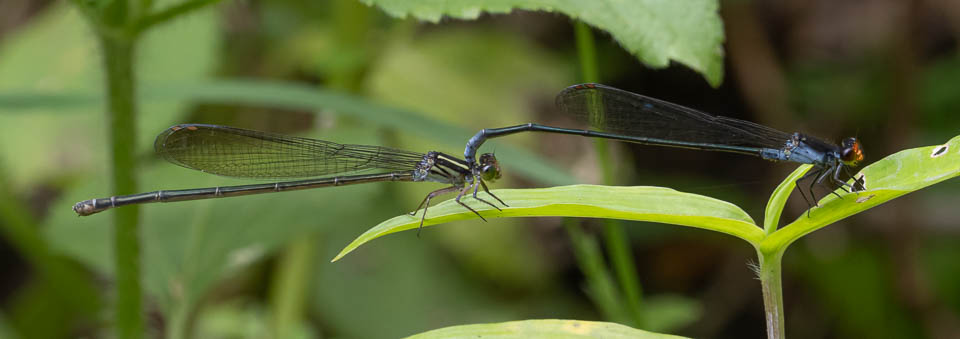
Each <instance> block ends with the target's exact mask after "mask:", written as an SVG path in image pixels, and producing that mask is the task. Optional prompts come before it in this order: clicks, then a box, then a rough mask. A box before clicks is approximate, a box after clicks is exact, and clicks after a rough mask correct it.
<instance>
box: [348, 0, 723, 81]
mask: <svg viewBox="0 0 960 339" xmlns="http://www.w3.org/2000/svg"><path fill="white" fill-rule="evenodd" d="M361 1H362V2H364V3H367V4H370V5H374V6H377V7H380V8H382V9H383V10H384V11H386V12H387V13H389V14H390V15H393V16H396V17H406V16H412V17H415V18H417V19H421V20H428V21H431V22H437V21H439V20H440V19H441V18H442V17H444V16H450V17H454V18H461V19H475V18H477V17H479V16H480V14H481V13H483V12H487V13H509V12H510V11H512V10H514V9H521V10H531V11H548V12H558V13H562V14H565V15H567V16H570V17H572V18H575V19H578V20H582V21H583V22H585V23H587V24H590V25H591V26H594V27H597V28H600V29H602V30H604V31H607V32H609V33H610V35H612V36H613V38H614V39H616V40H617V41H618V42H619V43H620V44H621V45H623V46H624V48H626V49H627V50H628V51H630V52H631V53H633V54H634V55H636V56H637V57H638V58H639V59H640V61H642V62H643V63H645V64H647V65H649V66H651V67H655V68H661V67H666V66H667V65H668V64H669V63H670V61H671V60H675V61H678V62H680V63H682V64H684V65H687V66H689V67H690V68H692V69H694V70H696V71H697V72H700V73H701V74H703V76H704V77H705V78H706V79H707V81H708V82H709V83H710V84H711V85H713V86H718V85H719V84H720V81H721V80H722V79H723V46H722V44H723V39H724V37H723V23H722V22H721V20H720V14H719V13H718V12H717V10H718V8H719V5H718V3H717V1H716V0H681V1H663V0H633V1H622V0H589V1H584V0H361Z"/></svg>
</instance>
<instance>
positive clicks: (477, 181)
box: [470, 176, 506, 211]
mask: <svg viewBox="0 0 960 339" xmlns="http://www.w3.org/2000/svg"><path fill="white" fill-rule="evenodd" d="M477 183H480V185H483V189H484V190H486V189H487V184H484V183H483V179H480V176H474V177H473V183H472V184H470V186H472V187H473V198H474V199H477V200H479V201H480V202H483V203H484V204H487V205H490V206H492V207H493V208H496V209H497V211H503V210H502V209H500V207H497V205H494V204H493V203H492V202H489V201H486V200H483V199H480V197H478V196H477V191H479V190H480V185H477ZM487 193H490V192H487ZM497 200H500V199H499V198H497ZM500 203H501V204H502V203H503V201H501V202H500ZM504 205H506V204H504Z"/></svg>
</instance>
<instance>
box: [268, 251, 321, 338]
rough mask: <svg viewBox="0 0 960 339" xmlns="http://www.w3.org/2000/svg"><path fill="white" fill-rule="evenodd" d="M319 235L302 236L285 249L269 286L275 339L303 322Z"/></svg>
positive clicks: (292, 331)
mask: <svg viewBox="0 0 960 339" xmlns="http://www.w3.org/2000/svg"><path fill="white" fill-rule="evenodd" d="M317 238H318V237H317V236H315V235H314V236H308V237H302V238H300V239H297V240H295V241H293V243H291V244H289V245H287V246H286V247H285V248H284V251H283V253H282V254H281V256H280V260H279V262H278V265H277V272H276V274H275V275H274V279H273V285H272V286H271V288H270V292H271V293H270V294H271V297H270V300H271V303H272V305H271V306H272V308H273V312H272V313H273V331H274V338H290V337H291V336H293V335H294V334H296V329H297V327H298V326H300V324H301V322H302V321H303V313H304V310H305V309H306V302H307V300H308V299H309V298H308V295H309V292H308V291H309V290H308V289H309V288H310V286H311V284H310V277H311V276H312V275H313V273H314V270H313V267H314V259H315V258H316V255H317V254H316V252H317V246H316V244H317V241H318V239H317Z"/></svg>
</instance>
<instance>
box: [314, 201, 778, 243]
mask: <svg viewBox="0 0 960 339" xmlns="http://www.w3.org/2000/svg"><path fill="white" fill-rule="evenodd" d="M492 193H493V194H495V195H496V196H498V197H500V198H501V199H503V201H504V202H506V203H507V204H508V205H509V207H503V208H502V211H498V210H496V209H494V208H493V207H491V206H489V205H486V204H483V203H481V202H479V201H476V200H474V199H473V198H471V197H467V198H464V199H463V200H462V201H463V202H464V203H466V204H468V205H470V207H472V208H473V209H475V210H477V212H479V213H480V214H481V215H483V216H484V217H485V218H503V217H545V216H552V217H582V218H614V219H624V220H638V221H653V222H661V223H666V224H675V225H683V226H691V227H697V228H703V229H708V230H713V231H717V232H721V233H726V234H729V235H733V236H735V237H738V238H741V239H744V240H746V241H748V242H750V243H754V244H755V243H758V242H759V240H760V239H761V238H762V237H763V232H762V231H761V230H760V228H758V227H757V226H756V225H755V223H754V222H753V220H752V219H751V218H750V216H749V215H747V213H746V212H744V211H743V210H742V209H740V208H739V207H737V206H735V205H733V204H730V203H728V202H725V201H721V200H717V199H714V198H710V197H705V196H702V195H696V194H690V193H683V192H678V191H675V190H672V189H669V188H662V187H648V186H637V187H620V186H599V185H571V186H559V187H551V188H538V189H505V190H495V191H493V192H492ZM481 198H482V199H485V200H490V201H493V199H492V198H491V197H490V196H488V195H485V194H484V195H482V196H481ZM421 215H422V212H420V213H418V214H417V215H415V216H411V215H409V214H406V215H400V216H397V217H394V218H392V219H390V220H387V221H384V222H382V223H380V224H379V225H377V226H374V227H373V228H371V229H370V230H368V231H367V232H365V233H363V234H362V235H360V236H359V237H358V238H357V239H356V240H354V241H353V242H352V243H350V244H349V245H347V247H346V248H344V249H343V251H341V252H340V254H338V255H337V257H336V258H334V259H333V261H336V260H339V259H340V258H342V257H343V256H344V255H346V254H347V253H350V252H351V251H353V250H354V249H356V248H357V247H358V246H360V245H362V244H364V243H366V242H368V241H370V240H373V239H376V238H379V237H381V236H384V235H387V234H390V233H396V232H400V231H404V230H409V229H414V228H417V227H418V226H419V225H420V216H421ZM427 217H428V218H427V219H426V221H425V222H424V224H423V226H424V227H426V226H430V225H436V224H440V223H445V222H450V221H455V220H464V219H473V218H476V215H474V214H473V213H472V212H470V211H469V210H467V209H465V208H463V207H462V206H460V205H458V204H457V203H456V202H455V201H453V200H447V201H445V202H442V203H440V204H437V205H436V206H431V207H430V208H429V210H428V214H427Z"/></svg>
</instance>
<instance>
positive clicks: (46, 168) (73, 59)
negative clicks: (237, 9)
mask: <svg viewBox="0 0 960 339" xmlns="http://www.w3.org/2000/svg"><path fill="white" fill-rule="evenodd" d="M177 2H178V1H173V0H165V1H158V3H157V4H156V5H158V6H165V5H167V4H169V3H177ZM215 18H216V16H215V13H213V12H212V11H201V12H197V13H196V14H192V15H189V16H186V17H183V18H179V19H178V20H176V21H173V22H170V23H169V24H166V25H163V26H161V27H157V28H156V29H153V30H151V32H150V33H149V34H147V35H146V36H145V37H144V39H143V40H142V41H141V44H140V45H139V46H138V47H139V48H138V50H137V81H138V83H139V84H145V83H151V82H156V81H163V82H180V83H190V82H195V81H197V80H198V79H201V78H204V77H206V76H207V75H208V74H209V73H210V70H211V69H212V65H213V62H214V60H215V58H216V52H217V51H218V48H219V47H218V43H217V42H216V40H217V38H218V35H217V34H216V20H215ZM0 47H2V48H3V49H2V50H0V93H29V92H46V93H65V94H68V95H67V96H68V97H70V94H73V97H74V98H75V97H76V94H77V93H78V92H80V93H82V94H84V95H87V96H90V95H92V96H94V97H96V98H97V99H98V100H97V101H95V102H93V103H92V104H88V105H78V106H71V105H69V104H67V105H63V104H61V105H56V103H55V102H46V101H45V100H48V99H49V98H45V97H35V98H34V100H35V102H33V103H32V104H31V102H29V99H30V98H25V99H28V102H21V103H22V104H24V105H21V106H19V107H12V106H9V105H8V106H3V107H0V157H3V158H4V159H6V161H5V164H6V165H7V166H9V167H8V168H7V172H8V173H10V175H11V176H12V178H11V180H10V181H11V182H15V183H24V184H25V183H28V182H32V181H34V180H36V179H39V178H48V177H51V176H58V175H62V174H63V173H95V172H92V171H91V172H88V171H90V170H91V169H96V170H97V171H98V172H96V173H102V171H105V170H106V168H107V167H106V164H107V163H108V162H107V159H108V154H109V152H108V150H109V145H107V144H106V141H107V140H106V139H107V138H106V135H107V134H106V129H105V128H106V125H107V123H106V115H105V114H104V106H103V105H102V100H103V99H102V97H103V94H102V87H103V86H104V80H103V74H102V72H101V69H102V67H101V60H100V55H98V50H97V48H98V42H97V40H96V38H95V36H94V35H93V34H92V33H91V32H90V28H89V26H88V24H87V23H86V22H85V21H84V20H83V18H82V15H81V14H80V13H79V12H78V11H77V10H76V8H75V7H74V6H72V5H70V4H69V3H66V2H60V3H58V4H55V5H53V6H50V8H49V9H48V10H47V12H46V13H43V14H42V15H39V16H37V17H36V18H35V19H34V21H33V22H31V23H30V24H29V25H26V26H24V27H21V28H20V30H18V31H17V32H16V33H15V34H13V35H11V36H9V37H6V39H5V40H4V44H3V45H2V46H0ZM36 101H40V102H36ZM182 105H183V103H182V102H181V101H154V102H149V103H144V104H140V105H139V107H138V108H139V112H140V114H139V115H138V119H139V121H138V124H137V126H138V131H139V133H138V142H139V144H138V147H139V148H140V149H142V150H144V151H145V150H147V149H149V148H152V146H153V138H154V136H156V133H157V131H160V130H162V129H163V128H166V127H168V126H170V125H171V123H172V122H173V121H175V120H176V117H177V115H178V114H179V112H180V108H181V107H182ZM65 113H70V114H65Z"/></svg>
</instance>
